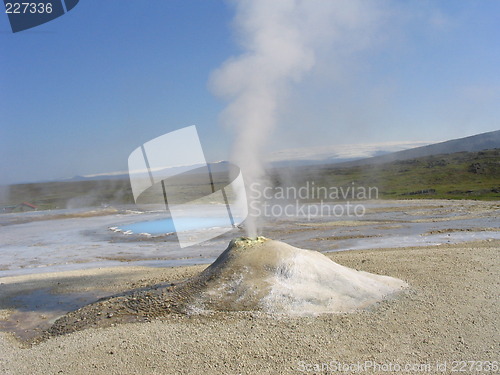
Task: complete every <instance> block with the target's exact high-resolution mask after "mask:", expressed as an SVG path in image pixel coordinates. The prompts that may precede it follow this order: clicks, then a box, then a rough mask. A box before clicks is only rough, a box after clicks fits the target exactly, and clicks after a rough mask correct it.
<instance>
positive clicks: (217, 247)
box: [0, 200, 500, 277]
mask: <svg viewBox="0 0 500 375" xmlns="http://www.w3.org/2000/svg"><path fill="white" fill-rule="evenodd" d="M359 203H361V204H362V205H363V206H364V207H365V208H366V213H365V215H364V216H362V217H356V216H348V214H347V212H344V215H324V216H318V217H307V215H304V212H292V214H293V215H290V217H287V216H286V215H283V214H281V215H279V214H280V207H282V206H278V205H273V206H272V209H274V210H275V211H276V212H275V213H277V214H278V217H277V218H274V217H270V216H272V215H271V214H272V212H269V217H267V218H265V219H266V222H265V223H264V227H265V232H264V233H263V234H264V235H265V236H267V237H269V238H272V239H275V240H282V241H285V242H286V243H288V244H290V245H293V246H296V247H299V248H305V249H314V250H319V251H322V252H328V251H343V250H352V249H373V248H388V247H402V246H425V245H434V244H446V243H458V242H463V241H471V240H480V239H488V238H493V239H500V232H499V229H500V224H499V222H498V204H497V203H495V202H475V201H448V200H429V201H425V200H418V201H411V200H410V201H370V202H365V201H361V202H359ZM316 206H317V205H314V204H312V205H309V206H307V207H306V208H311V212H314V210H313V208H315V207H316ZM334 206H337V207H340V208H341V206H342V204H340V203H339V204H338V205H337V204H336V205H332V207H334ZM201 209H202V208H201ZM338 212H340V211H338ZM289 213H290V211H289ZM295 214H297V215H296V216H295ZM306 214H307V211H306ZM161 218H164V213H159V212H151V213H140V212H137V211H132V210H126V209H112V208H107V209H99V210H59V211H40V212H33V213H23V214H2V215H0V247H1V249H2V250H1V251H0V277H3V276H12V275H18V274H28V273H38V272H55V271H63V270H76V269H84V268H95V267H112V266H123V265H135V266H143V265H146V266H158V267H166V266H181V265H190V264H209V263H211V262H213V261H214V260H215V258H216V257H217V256H219V255H220V253H221V252H222V251H223V250H224V249H225V248H226V247H227V244H228V243H229V241H230V240H231V239H232V238H234V237H239V236H242V235H244V231H241V230H239V229H235V230H233V231H231V232H229V233H228V234H227V235H224V236H221V237H217V238H216V239H213V240H211V241H208V242H206V243H203V244H200V245H198V246H194V247H192V248H186V249H180V248H179V246H178V244H177V240H176V238H175V236H173V235H169V236H160V237H156V238H151V237H146V236H143V235H140V234H131V235H124V234H123V233H115V232H113V231H111V230H109V229H108V228H110V227H116V226H120V225H126V224H128V223H134V222H138V221H147V220H157V219H161Z"/></svg>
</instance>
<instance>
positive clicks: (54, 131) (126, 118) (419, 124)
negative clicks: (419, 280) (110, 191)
mask: <svg viewBox="0 0 500 375" xmlns="http://www.w3.org/2000/svg"><path fill="white" fill-rule="evenodd" d="M270 1H271V2H272V0H270ZM324 1H325V2H329V1H330V0H324ZM360 4H361V5H360V7H363V4H367V5H366V6H367V9H366V11H365V10H364V9H362V8H361V9H358V10H357V11H355V12H354V13H352V14H351V13H348V12H347V11H346V12H347V13H346V16H345V17H346V18H349V17H351V16H352V17H360V15H363V18H360V19H359V20H356V22H353V23H352V25H354V26H352V28H349V27H346V28H342V27H339V28H338V29H336V33H337V35H336V37H335V42H334V43H325V44H321V47H318V48H317V50H316V51H315V52H316V53H315V64H314V67H313V68H311V69H309V70H308V71H307V73H305V74H303V76H302V77H301V79H300V80H297V82H293V84H291V85H289V87H288V89H287V93H286V98H285V100H284V101H282V103H281V106H280V108H279V111H278V118H277V124H276V126H275V129H274V132H273V133H271V134H273V135H274V136H273V137H270V138H271V139H270V140H269V142H268V144H267V146H266V150H268V151H273V150H280V149H286V148H297V147H315V146H328V145H331V144H349V143H373V142H389V141H420V140H428V141H439V140H447V139H452V138H459V137H464V136H468V135H473V134H477V133H482V132H486V131H492V130H497V129H499V128H500V126H499V122H500V121H499V118H500V106H499V105H498V103H499V102H500V47H499V46H500V22H499V21H500V16H499V15H500V2H499V1H482V2H477V1H475V2H473V1H416V0H415V1H404V2H402V1H371V2H360ZM235 11H236V9H235V6H234V2H225V1H218V0H217V1H216V0H134V1H132V0H130V1H124V0H106V1H98V0H80V3H79V4H78V5H77V6H76V7H75V8H74V9H73V10H72V11H70V12H69V13H67V14H66V15H64V16H62V17H60V18H58V19H56V20H54V21H52V22H49V23H47V24H44V25H41V26H39V27H36V28H33V29H30V30H27V31H23V32H19V33H16V34H12V33H11V31H10V26H9V24H8V19H7V16H6V15H5V14H2V15H1V16H0V114H1V115H0V116H1V117H0V184H6V183H14V182H21V181H37V180H46V179H56V178H64V177H71V176H74V175H85V174H94V173H104V172H111V171H118V170H126V169H127V158H128V155H129V154H130V152H132V151H133V150H134V149H135V148H136V147H138V146H139V145H141V144H142V143H144V142H146V141H148V140H150V139H152V138H155V137H157V136H160V135H162V134H165V133H167V132H169V131H172V130H175V129H178V128H181V127H184V126H189V125H192V124H195V125H197V127H198V131H199V134H200V138H201V141H202V143H203V147H204V150H205V154H206V157H207V159H208V160H209V161H214V160H219V159H227V158H228V157H229V153H230V151H231V148H232V143H233V138H232V137H233V133H232V131H230V129H227V128H226V127H224V126H222V125H221V123H220V114H221V112H222V111H223V109H224V108H225V106H226V104H227V103H226V101H225V100H224V99H222V98H220V97H218V96H216V95H215V94H214V89H213V87H212V86H213V84H212V83H211V81H212V79H211V77H212V74H213V72H214V71H215V70H216V69H218V68H219V67H220V66H222V64H223V63H224V62H225V61H226V60H227V59H229V58H231V57H232V56H238V55H240V54H242V53H247V52H248V51H246V50H245V45H244V42H242V36H241V35H240V34H238V30H239V29H238V25H237V23H235V21H234V20H233V19H234V15H235ZM349 11H350V10H349ZM2 13H3V12H2ZM340 19H341V18H340ZM332 22H337V21H335V20H334V21H332ZM365 23H366V25H365ZM350 25H351V24H350ZM320 37H321V36H320ZM324 37H325V36H324ZM325 38H327V37H325Z"/></svg>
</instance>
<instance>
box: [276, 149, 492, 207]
mask: <svg viewBox="0 0 500 375" xmlns="http://www.w3.org/2000/svg"><path fill="white" fill-rule="evenodd" d="M293 175H294V178H293V180H295V181H296V183H295V184H296V185H297V186H301V185H303V184H305V183H306V182H307V181H310V182H311V181H314V184H315V185H316V186H326V187H328V186H337V187H345V188H347V187H349V186H353V184H352V183H353V182H354V184H355V185H354V186H364V187H366V188H368V187H377V188H378V191H379V198H381V199H408V198H411V199H414V198H426V199H432V198H441V199H476V200H497V199H500V150H499V149H493V150H485V151H480V152H457V153H453V154H444V155H433V156H427V157H422V158H417V159H410V160H400V161H393V162H389V163H383V164H366V165H362V166H355V167H341V166H335V165H330V166H318V167H307V168H303V169H301V170H300V171H299V170H297V171H294V173H293ZM275 184H277V185H279V184H280V181H279V179H278V178H275Z"/></svg>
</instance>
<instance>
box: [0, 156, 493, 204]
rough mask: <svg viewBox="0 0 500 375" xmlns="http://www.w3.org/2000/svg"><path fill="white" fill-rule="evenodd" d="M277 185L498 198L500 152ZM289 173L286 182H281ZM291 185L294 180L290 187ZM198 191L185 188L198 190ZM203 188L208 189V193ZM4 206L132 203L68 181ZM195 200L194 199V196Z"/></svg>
mask: <svg viewBox="0 0 500 375" xmlns="http://www.w3.org/2000/svg"><path fill="white" fill-rule="evenodd" d="M272 175H273V177H272V180H273V182H274V184H275V185H276V186H284V187H288V186H290V185H291V184H292V185H293V186H296V187H297V188H299V187H301V186H306V184H309V186H311V184H313V183H314V186H316V187H327V188H329V187H332V186H333V187H339V188H340V187H344V188H347V187H350V186H357V187H359V186H362V187H365V188H368V187H376V188H377V189H378V198H381V199H415V198H446V199H480V200H498V199H500V150H499V149H494V150H486V151H480V152H458V153H454V154H445V155H435V156H427V157H421V158H416V159H409V160H402V161H393V162H389V163H384V164H376V165H363V166H354V167H352V166H351V167H339V166H335V165H329V166H316V167H307V168H305V167H301V168H297V169H293V170H288V171H287V173H284V171H283V170H281V171H275V172H273V173H272ZM283 175H287V178H286V179H285V178H283ZM290 181H293V182H292V183H290ZM199 189H200V187H196V188H195V187H192V188H190V189H184V190H183V191H184V192H186V191H187V192H191V193H193V192H195V190H199ZM204 190H205V189H204ZM8 191H9V193H8V194H2V196H3V200H2V201H1V202H0V207H2V206H9V205H16V204H19V203H21V202H25V201H26V202H29V203H32V204H35V205H37V206H38V207H39V208H40V209H54V208H75V207H89V206H100V205H103V204H111V205H118V204H133V203H134V200H133V197H132V191H131V188H130V183H129V181H128V180H100V181H68V182H50V183H36V184H19V185H12V186H10V187H9V189H8ZM193 198H195V197H193Z"/></svg>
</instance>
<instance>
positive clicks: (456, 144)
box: [338, 130, 500, 167]
mask: <svg viewBox="0 0 500 375" xmlns="http://www.w3.org/2000/svg"><path fill="white" fill-rule="evenodd" d="M495 148H500V130H496V131H492V132H488V133H482V134H477V135H473V136H470V137H465V138H459V139H453V140H450V141H446V142H440V143H435V144H432V145H428V146H422V147H416V148H412V149H409V150H403V151H397V152H393V153H390V154H385V155H380V156H374V157H371V158H366V159H360V160H354V161H348V162H344V163H339V164H338V165H339V166H342V167H347V166H357V165H366V164H383V163H388V162H392V161H396V160H400V161H401V160H409V159H415V158H421V157H425V156H432V155H444V154H452V153H455V152H464V151H467V152H477V151H483V150H491V149H495Z"/></svg>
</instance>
